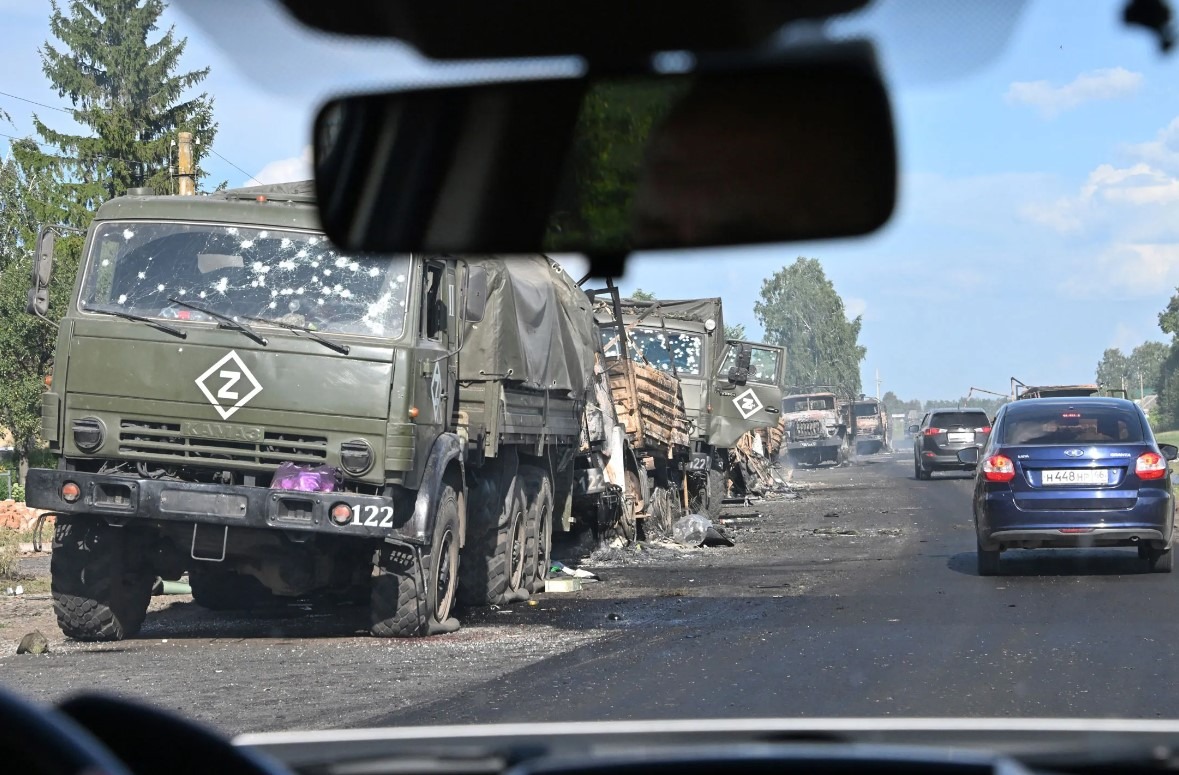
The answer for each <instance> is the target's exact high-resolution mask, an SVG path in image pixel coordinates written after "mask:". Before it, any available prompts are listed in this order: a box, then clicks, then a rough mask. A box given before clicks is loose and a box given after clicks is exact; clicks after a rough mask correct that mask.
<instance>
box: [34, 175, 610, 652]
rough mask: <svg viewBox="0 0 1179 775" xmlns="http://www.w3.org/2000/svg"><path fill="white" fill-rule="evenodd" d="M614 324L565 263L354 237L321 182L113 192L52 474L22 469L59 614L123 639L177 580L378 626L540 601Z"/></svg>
mask: <svg viewBox="0 0 1179 775" xmlns="http://www.w3.org/2000/svg"><path fill="white" fill-rule="evenodd" d="M53 241H54V240H53V231H52V230H46V231H43V233H42V239H41V241H40V243H39V245H38V251H37V260H36V265H35V268H34V276H33V287H32V289H31V291H30V300H29V306H30V312H32V313H34V314H41V315H44V314H45V312H46V308H47V293H46V288H47V287H48V282H49V278H50V273H51V271H52V256H53ZM597 336H598V333H597V327H596V324H595V323H594V320H593V316H592V312H591V310H590V306H589V303H588V299H587V298H586V296H585V294H584V293H582V292H581V290H580V289H579V288H577V286H576V284H575V283H574V282H572V281H571V280H570V279H569V278H568V277H567V276H566V275H565V274H564V272H563V271H562V270H561V268H560V266H559V265H557V264H555V263H553V262H552V261H550V260H549V259H547V258H545V257H543V256H513V257H508V258H501V257H479V258H475V257H454V256H428V255H399V256H379V257H378V256H364V255H350V254H346V253H342V252H341V251H339V250H337V249H336V248H335V247H334V246H333V245H332V244H331V243H330V242H329V241H328V240H327V239H326V238H325V237H324V236H323V234H322V233H321V231H320V229H319V225H318V221H317V218H316V210H315V207H314V202H313V200H312V196H311V189H310V186H309V185H308V184H282V185H277V186H263V187H254V188H249V189H238V190H235V191H228V192H222V193H219V194H215V195H210V196H201V197H160V196H138V195H136V196H125V197H120V198H117V199H113V200H111V201H109V202H107V203H106V204H104V205H103V206H102V207H101V208H100V209H99V211H98V213H97V215H96V217H95V219H94V221H93V224H92V225H91V227H90V229H89V232H88V234H87V237H86V242H85V248H84V258H83V261H82V264H81V268H80V270H79V275H78V277H77V280H76V283H75V287H74V292H73V295H72V298H71V303H70V307H69V309H68V310H67V311H65V314H64V317H63V318H62V320H61V324H60V333H59V338H58V344H57V351H56V357H55V361H54V380H53V383H52V386H51V389H50V390H49V391H48V392H46V393H45V395H44V399H43V432H44V436H45V438H46V439H47V440H48V442H49V444H50V447H51V449H52V451H53V452H54V453H55V454H56V455H57V458H58V460H57V465H56V467H54V468H52V469H49V468H46V469H34V470H32V471H31V472H30V473H29V476H28V488H27V490H28V491H27V499H28V502H29V503H30V505H32V506H35V507H37V508H42V509H48V510H51V511H53V512H55V513H56V514H57V515H58V518H57V527H56V532H55V537H54V552H53V559H52V591H53V598H54V603H55V609H56V611H57V615H58V621H59V624H60V625H61V627H62V630H63V631H64V632H65V633H66V634H67V635H69V636H71V637H74V638H79V639H88V640H114V639H120V638H123V637H126V636H128V635H130V634H132V633H134V632H135V631H136V630H137V629H138V628H139V627H140V625H141V624H142V622H143V620H144V617H145V614H146V610H147V603H148V598H149V596H150V594H151V590H152V586H153V584H154V583H155V580H156V579H157V578H164V579H173V578H178V577H180V576H181V575H182V574H184V573H187V574H188V577H189V580H190V583H191V586H192V592H193V596H194V598H195V600H196V601H197V602H198V603H199V604H201V605H204V606H206V607H208V608H212V609H245V608H250V607H254V606H258V605H262V604H265V603H267V602H269V601H273V600H274V599H275V598H295V597H304V596H309V595H327V596H332V597H335V598H337V599H341V600H358V601H365V602H367V604H368V606H369V610H370V620H371V621H370V627H371V630H372V632H373V633H374V634H376V635H382V636H416V635H426V634H430V633H433V632H440V631H448V630H452V629H454V628H455V627H457V626H458V624H457V621H456V620H455V619H454V618H453V617H452V608H453V607H454V606H455V605H456V604H457V603H458V602H460V601H461V602H463V603H467V604H471V605H479V604H483V605H486V604H499V603H505V602H510V601H513V600H520V599H524V598H526V597H527V596H528V595H529V593H530V592H531V591H536V590H537V589H539V588H541V587H543V583H544V575H545V573H546V571H547V569H548V565H549V561H548V552H549V548H550V546H551V535H552V530H553V529H554V528H555V529H562V528H564V529H568V528H569V527H570V519H571V516H570V515H571V513H572V509H571V506H570V504H571V499H572V494H571V489H572V484H571V482H572V478H573V477H572V469H573V467H574V460H575V458H576V457H577V455H578V454H579V451H580V447H581V446H582V441H583V440H582V438H581V435H582V427H583V424H584V423H583V419H584V417H583V405H584V403H585V401H586V399H587V396H589V395H590V394H591V393H592V391H591V390H590V387H591V386H590V381H591V377H592V374H593V368H594V352H595V349H597V348H599V344H598V341H597Z"/></svg>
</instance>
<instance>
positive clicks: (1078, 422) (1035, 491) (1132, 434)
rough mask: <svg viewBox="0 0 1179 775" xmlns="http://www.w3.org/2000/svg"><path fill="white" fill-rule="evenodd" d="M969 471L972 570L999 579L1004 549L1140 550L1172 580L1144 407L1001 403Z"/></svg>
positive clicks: (1164, 490) (1163, 475) (1166, 512)
mask: <svg viewBox="0 0 1179 775" xmlns="http://www.w3.org/2000/svg"><path fill="white" fill-rule="evenodd" d="M958 456H959V459H960V460H961V461H962V462H963V463H965V464H967V465H973V466H976V474H975V481H974V501H973V502H974V523H975V531H976V533H977V537H978V572H979V575H981V576H991V575H994V574H996V573H998V572H999V555H1000V553H1001V552H1002V551H1003V550H1004V549H1013V548H1027V549H1037V548H1044V547H1092V546H1127V547H1137V549H1138V556H1139V557H1140V558H1142V560H1143V561H1144V562H1145V563H1146V565H1147V567H1148V568H1149V569H1150V570H1153V571H1156V572H1160V573H1170V572H1171V567H1172V564H1173V558H1172V552H1171V541H1172V532H1173V530H1174V525H1175V504H1174V496H1173V494H1172V491H1171V476H1170V470H1169V461H1171V460H1174V459H1175V458H1176V457H1179V448H1176V447H1175V446H1172V445H1170V444H1158V443H1156V442H1155V439H1154V434H1153V433H1152V432H1151V429H1150V424H1149V423H1148V422H1147V421H1146V416H1145V415H1144V414H1143V413H1142V410H1141V409H1140V408H1139V407H1138V406H1137V405H1136V404H1134V403H1133V402H1131V401H1126V400H1123V399H1120V398H1034V399H1028V400H1023V401H1015V402H1013V403H1010V404H1007V405H1005V406H1003V407H1002V408H1001V409H1000V410H999V413H998V415H997V416H996V417H995V422H994V424H993V427H992V430H991V436H990V438H989V439H988V441H987V444H986V445H985V446H984V447H982V449H981V450H980V449H977V448H971V449H964V450H962V451H961V452H960V453H958Z"/></svg>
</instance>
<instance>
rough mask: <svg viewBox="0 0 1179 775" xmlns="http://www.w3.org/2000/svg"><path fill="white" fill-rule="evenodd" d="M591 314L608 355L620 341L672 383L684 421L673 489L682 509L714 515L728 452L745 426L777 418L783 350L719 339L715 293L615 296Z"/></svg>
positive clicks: (728, 467) (726, 477)
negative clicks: (681, 471)
mask: <svg viewBox="0 0 1179 775" xmlns="http://www.w3.org/2000/svg"><path fill="white" fill-rule="evenodd" d="M595 314H596V318H597V321H598V323H599V326H600V329H601V334H600V335H601V339H602V341H603V343H604V346H605V347H606V348H607V349H606V357H607V359H612V358H613V359H618V358H620V357H621V347H622V346H627V347H629V358H630V360H632V361H634V362H636V363H641V364H645V365H646V366H649V367H652V368H654V369H656V370H658V371H661V372H664V373H666V374H670V375H671V376H672V377H673V378H675V379H676V380H677V381H678V382H679V384H680V390H681V392H682V395H683V401H684V407H685V410H686V414H687V419H688V423H689V429H688V444H689V458H688V461H687V464H686V466H687V470H686V476H684V477H683V478H682V479H681V480H680V482H679V487H680V494H681V495H686V497H685V498H684V501H685V502H686V508H687V509H688V510H689V511H692V512H700V513H709V514H713V513H716V512H717V511H718V510H719V508H720V506H721V502H722V501H723V499H724V497H725V496H726V494H727V492H728V483H729V482H730V480H731V479H732V478H733V470H732V460H731V456H730V454H729V451H730V449H731V448H733V447H734V446H735V445H736V443H737V441H738V440H739V439H740V438H741V437H742V436H743V435H744V434H745V433H747V432H748V431H751V430H756V429H758V428H766V427H770V426H773V425H776V424H777V422H778V418H779V416H780V409H779V402H780V401H781V396H782V389H781V387H780V382H781V374H782V370H783V368H784V365H785V354H784V351H783V350H782V348H781V347H775V346H772V345H766V344H760V343H754V342H741V341H735V340H734V341H726V340H725V337H724V321H723V320H722V317H721V315H722V308H721V300H720V299H719V298H710V299H687V300H646V299H622V300H621V301H620V303H619V305H618V307H617V309H613V308H611V307H610V306H608V305H599V307H598V308H597V311H596V313H595ZM617 316H621V321H618V320H617ZM619 322H621V324H622V325H621V327H622V329H623V331H624V332H625V339H626V343H625V345H623V344H622V343H621V339H622V338H621V337H620V336H619V333H618V328H619V326H618V323H619Z"/></svg>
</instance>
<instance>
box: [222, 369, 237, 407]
mask: <svg viewBox="0 0 1179 775" xmlns="http://www.w3.org/2000/svg"><path fill="white" fill-rule="evenodd" d="M221 378H222V379H224V380H226V382H225V384H224V385H222V386H221V389H220V390H218V391H217V397H218V398H224V399H226V400H228V401H236V400H237V391H236V390H230V388H231V387H233V386H234V385H236V384H237V381H238V380H239V379H241V378H242V373H241V372H240V371H223V372H221Z"/></svg>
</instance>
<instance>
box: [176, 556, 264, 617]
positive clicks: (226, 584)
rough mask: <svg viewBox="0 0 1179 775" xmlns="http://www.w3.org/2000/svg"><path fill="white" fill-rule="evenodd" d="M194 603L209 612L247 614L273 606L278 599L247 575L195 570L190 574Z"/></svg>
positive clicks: (222, 571)
mask: <svg viewBox="0 0 1179 775" xmlns="http://www.w3.org/2000/svg"><path fill="white" fill-rule="evenodd" d="M188 584H189V586H190V587H192V599H193V602H195V603H196V604H197V605H199V606H200V607H202V608H207V609H209V610H210V611H247V610H249V609H251V608H262V607H264V606H266V605H270V604H273V603H275V602H276V601H277V597H276V596H275V595H274V594H273V593H271V591H270V590H269V589H267V588H266V587H265V586H263V585H262V582H260V581H258V579H256V578H254V577H253V576H251V575H250V574H248V573H237V572H236V571H229V570H223V569H222V568H216V567H214V568H203V567H199V566H198V567H195V568H193V569H192V570H190V571H189V572H188Z"/></svg>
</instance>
